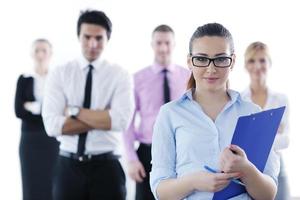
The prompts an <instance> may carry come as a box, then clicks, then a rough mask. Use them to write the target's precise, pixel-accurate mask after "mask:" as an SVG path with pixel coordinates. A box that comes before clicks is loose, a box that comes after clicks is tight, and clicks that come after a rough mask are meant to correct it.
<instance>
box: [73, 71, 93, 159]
mask: <svg viewBox="0 0 300 200" xmlns="http://www.w3.org/2000/svg"><path fill="white" fill-rule="evenodd" d="M92 70H93V66H92V65H89V72H88V74H87V76H86V83H85V89H84V101H83V107H84V108H90V105H91V94H92ZM86 136H87V132H85V133H81V134H79V140H78V146H77V155H78V156H82V155H83V154H84V150H85V141H86Z"/></svg>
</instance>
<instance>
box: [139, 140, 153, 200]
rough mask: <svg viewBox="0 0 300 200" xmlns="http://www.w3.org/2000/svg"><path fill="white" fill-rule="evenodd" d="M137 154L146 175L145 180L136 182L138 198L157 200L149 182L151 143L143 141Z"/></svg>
mask: <svg viewBox="0 0 300 200" xmlns="http://www.w3.org/2000/svg"><path fill="white" fill-rule="evenodd" d="M137 155H138V157H139V160H140V161H141V163H142V164H143V166H144V168H145V171H146V177H145V178H144V180H143V182H141V183H136V195H135V199H136V200H155V198H154V196H153V194H152V192H151V189H150V183H149V177H150V171H151V145H147V144H143V143H141V144H140V146H139V148H138V150H137Z"/></svg>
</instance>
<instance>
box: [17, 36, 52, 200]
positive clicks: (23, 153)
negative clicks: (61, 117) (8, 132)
mask: <svg viewBox="0 0 300 200" xmlns="http://www.w3.org/2000/svg"><path fill="white" fill-rule="evenodd" d="M31 55H32V58H33V62H34V73H33V74H32V75H29V74H28V75H25V74H22V75H21V76H20V77H19V79H18V83H17V90H16V96H15V114H16V116H17V117H18V118H20V119H21V120H22V125H21V140H20V146H19V154H20V161H21V173H22V187H23V199H24V200H33V199H37V200H48V199H49V200H51V199H52V197H51V190H52V186H51V185H52V172H53V163H55V160H56V155H57V152H58V142H57V141H56V140H55V139H53V138H50V137H48V136H47V134H46V132H45V128H44V124H43V121H42V117H41V105H42V101H43V93H44V83H45V79H46V76H47V72H48V67H49V62H50V58H51V55H52V46H51V44H50V42H49V41H48V40H46V39H37V40H35V41H34V42H33V44H32V53H31Z"/></svg>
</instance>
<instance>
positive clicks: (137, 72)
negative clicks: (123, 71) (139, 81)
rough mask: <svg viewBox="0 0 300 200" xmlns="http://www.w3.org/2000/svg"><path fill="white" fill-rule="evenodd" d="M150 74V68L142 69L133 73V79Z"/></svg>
mask: <svg viewBox="0 0 300 200" xmlns="http://www.w3.org/2000/svg"><path fill="white" fill-rule="evenodd" d="M150 72H151V66H147V67H144V68H142V69H140V70H138V71H136V72H135V73H134V77H135V78H139V77H141V76H144V75H145V74H148V73H150Z"/></svg>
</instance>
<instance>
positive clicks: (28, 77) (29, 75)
mask: <svg viewBox="0 0 300 200" xmlns="http://www.w3.org/2000/svg"><path fill="white" fill-rule="evenodd" d="M19 79H21V80H30V79H33V75H32V74H30V73H23V74H21V75H20V76H19Z"/></svg>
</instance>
